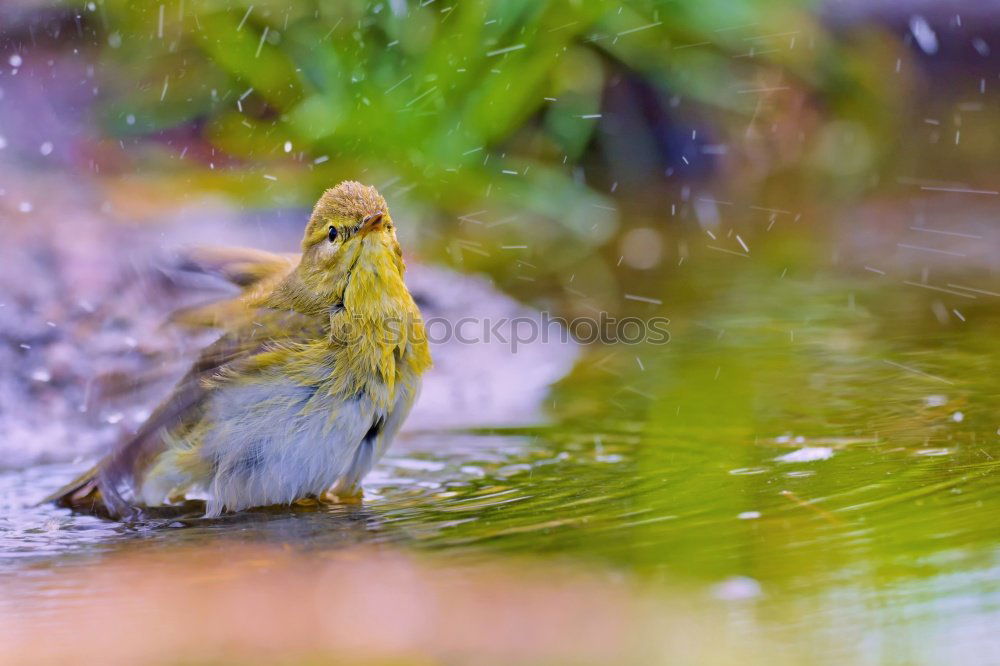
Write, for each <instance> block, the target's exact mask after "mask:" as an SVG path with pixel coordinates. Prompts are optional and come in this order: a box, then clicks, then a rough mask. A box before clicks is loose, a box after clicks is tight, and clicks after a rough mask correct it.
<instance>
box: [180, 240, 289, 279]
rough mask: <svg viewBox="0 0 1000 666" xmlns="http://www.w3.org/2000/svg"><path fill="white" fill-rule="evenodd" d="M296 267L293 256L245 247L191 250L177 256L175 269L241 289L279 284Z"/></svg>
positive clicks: (212, 247)
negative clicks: (221, 280)
mask: <svg viewBox="0 0 1000 666" xmlns="http://www.w3.org/2000/svg"><path fill="white" fill-rule="evenodd" d="M298 263H299V255H297V254H276V253H274V252H267V251H265V250H256V249H253V248H249V247H218V246H208V247H193V248H188V249H187V250H185V251H184V252H182V253H181V254H180V256H179V261H178V267H179V268H180V269H182V270H186V271H194V272H197V273H207V274H209V275H216V276H218V277H221V278H222V279H224V280H226V281H227V282H231V283H232V284H234V285H236V286H237V287H242V288H244V289H246V288H249V287H252V286H254V285H255V284H257V283H259V282H270V281H271V280H281V279H283V278H284V277H285V276H286V275H288V273H289V272H291V270H292V269H293V268H295V265H296V264H298Z"/></svg>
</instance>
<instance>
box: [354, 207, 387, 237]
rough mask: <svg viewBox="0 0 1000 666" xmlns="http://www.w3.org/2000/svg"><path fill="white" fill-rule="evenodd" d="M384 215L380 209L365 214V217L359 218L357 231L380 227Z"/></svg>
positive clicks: (367, 230) (372, 229) (373, 229)
mask: <svg viewBox="0 0 1000 666" xmlns="http://www.w3.org/2000/svg"><path fill="white" fill-rule="evenodd" d="M384 217H385V213H383V212H382V211H378V212H377V213H372V214H371V215H365V217H364V218H363V219H362V220H361V224H359V225H358V231H363V232H369V231H375V230H376V229H381V228H382V219H383V218H384Z"/></svg>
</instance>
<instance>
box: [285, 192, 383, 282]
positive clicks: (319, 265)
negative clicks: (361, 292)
mask: <svg viewBox="0 0 1000 666" xmlns="http://www.w3.org/2000/svg"><path fill="white" fill-rule="evenodd" d="M401 256H402V251H401V250H400V247H399V242H398V241H397V240H396V231H395V229H394V225H393V223H392V218H391V217H390V216H389V207H388V206H387V205H386V203H385V199H383V198H382V195H381V194H379V193H378V190H376V189H375V188H374V187H371V186H369V185H362V184H361V183H358V182H355V181H351V180H347V181H344V182H342V183H340V184H339V185H337V186H336V187H332V188H330V189H328V190H327V191H326V192H324V193H323V196H321V197H320V199H319V201H317V202H316V207H315V208H314V209H313V212H312V215H311V216H310V218H309V224H308V225H306V232H305V235H304V236H303V238H302V262H303V264H304V265H305V266H307V267H308V268H310V269H311V270H312V271H315V272H325V273H327V275H328V276H329V274H330V273H332V274H346V273H347V272H349V271H351V270H352V269H353V268H354V267H355V265H356V264H357V263H358V262H359V261H362V260H364V262H365V263H366V264H383V263H384V264H387V265H395V266H396V267H397V270H399V271H400V272H401V271H402V259H401Z"/></svg>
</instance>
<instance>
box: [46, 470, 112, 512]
mask: <svg viewBox="0 0 1000 666" xmlns="http://www.w3.org/2000/svg"><path fill="white" fill-rule="evenodd" d="M99 467H100V466H99V465H95V466H94V467H92V468H91V469H89V470H87V471H86V472H84V473H83V474H81V475H80V476H78V477H77V478H75V479H73V480H72V481H70V482H69V483H67V484H66V485H65V486H63V487H62V488H60V489H59V490H57V491H55V492H54V493H52V494H51V495H49V496H48V497H46V498H45V499H43V500H42V501H41V502H39V504H48V503H50V502H55V503H56V504H58V505H59V506H67V507H71V508H77V507H83V506H86V505H89V504H93V503H95V502H97V503H99V502H101V489H100V486H99V484H98V482H97V475H98V469H99Z"/></svg>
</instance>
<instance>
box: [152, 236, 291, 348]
mask: <svg viewBox="0 0 1000 666" xmlns="http://www.w3.org/2000/svg"><path fill="white" fill-rule="evenodd" d="M298 262H299V255H297V254H275V253H274V252H267V251H265V250H256V249H253V248H246V247H217V246H208V247H192V248H187V249H186V250H184V251H183V252H181V253H180V254H179V255H178V256H177V261H176V268H178V269H180V270H181V271H185V272H189V273H201V274H205V275H212V276H215V277H218V278H221V279H223V280H225V281H226V282H229V283H230V284H233V285H235V286H237V287H239V288H240V290H241V293H240V294H239V295H238V296H237V297H236V298H228V299H216V300H212V301H211V302H208V303H201V304H199V305H194V306H190V307H186V308H180V309H178V310H176V311H174V312H173V313H172V314H171V315H170V321H171V322H172V323H175V324H182V325H184V326H189V327H191V328H218V327H220V326H225V325H226V323H227V322H229V321H231V320H233V319H234V318H238V317H239V316H240V315H241V314H243V310H244V308H245V305H244V303H243V299H242V297H244V296H249V295H251V294H253V293H266V292H268V291H270V290H271V289H273V288H274V286H275V285H277V284H278V283H279V282H281V281H282V280H284V279H285V278H286V277H287V276H288V274H289V273H291V272H292V270H293V269H294V268H295V266H296V265H297V264H298Z"/></svg>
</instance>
